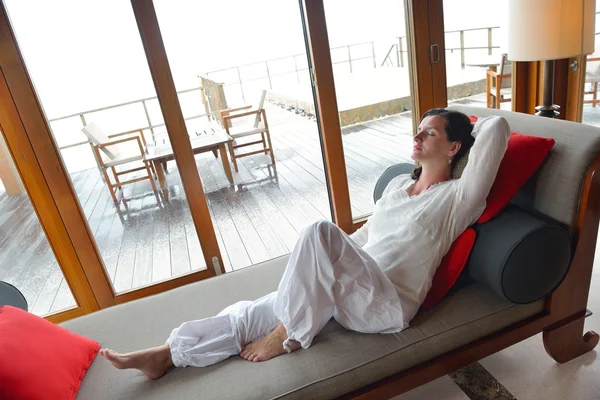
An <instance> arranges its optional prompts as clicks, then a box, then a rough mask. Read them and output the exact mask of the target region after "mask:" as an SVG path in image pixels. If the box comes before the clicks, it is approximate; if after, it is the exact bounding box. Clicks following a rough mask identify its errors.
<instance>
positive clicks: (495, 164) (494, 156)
mask: <svg viewBox="0 0 600 400" xmlns="http://www.w3.org/2000/svg"><path fill="white" fill-rule="evenodd" d="M473 136H475V143H474V144H473V147H472V148H471V152H470V153H469V161H468V162H467V166H466V167H465V170H464V171H463V174H462V176H461V178H460V180H459V196H460V198H461V200H463V201H464V202H465V203H467V204H468V205H470V206H478V205H480V204H485V199H486V198H487V196H488V194H489V193H490V189H491V188H492V184H493V183H494V180H495V179H496V174H497V173H498V168H499V167H500V162H501V161H502V158H503V157H504V153H505V152H506V147H507V145H508V138H509V137H510V127H509V125H508V122H506V120H505V119H504V118H502V117H498V116H492V117H487V118H481V119H479V120H478V121H477V123H476V124H475V127H474V128H473Z"/></svg>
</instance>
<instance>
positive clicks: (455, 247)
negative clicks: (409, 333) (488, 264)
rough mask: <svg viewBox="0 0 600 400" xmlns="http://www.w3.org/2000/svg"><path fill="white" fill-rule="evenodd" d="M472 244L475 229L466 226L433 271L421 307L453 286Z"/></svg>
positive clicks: (430, 303) (441, 296)
mask: <svg viewBox="0 0 600 400" xmlns="http://www.w3.org/2000/svg"><path fill="white" fill-rule="evenodd" d="M473 244H475V230H474V229H473V228H467V230H466V231H464V232H463V233H462V235H460V236H459V237H458V238H457V239H456V240H455V241H454V243H452V247H450V250H448V253H446V255H445V256H444V258H443V259H442V263H441V264H440V266H439V267H438V269H437V270H436V271H435V275H434V276H433V282H432V283H431V289H429V292H428V293H427V297H426V298H425V301H424V302H423V304H422V305H421V308H423V309H427V308H431V307H433V306H434V305H436V304H437V303H438V302H439V301H440V300H441V299H442V298H443V297H444V296H445V295H446V293H448V291H449V290H450V288H452V286H454V283H456V280H457V279H458V276H459V275H460V273H461V272H462V270H463V269H464V268H465V265H466V264H467V260H468V258H469V254H471V249H472V248H473Z"/></svg>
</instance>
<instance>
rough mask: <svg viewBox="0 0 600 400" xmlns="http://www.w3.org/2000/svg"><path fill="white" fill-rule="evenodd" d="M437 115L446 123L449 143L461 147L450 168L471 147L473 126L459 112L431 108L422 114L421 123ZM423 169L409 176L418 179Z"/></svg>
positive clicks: (473, 140) (418, 169)
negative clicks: (457, 143)
mask: <svg viewBox="0 0 600 400" xmlns="http://www.w3.org/2000/svg"><path fill="white" fill-rule="evenodd" d="M434 115H437V116H438V117H442V118H444V120H445V121H446V126H445V128H446V129H445V130H446V136H448V141H449V142H460V143H461V146H460V149H459V150H458V152H457V153H456V155H455V156H454V157H453V158H452V165H451V168H453V167H454V165H455V164H456V163H457V161H458V160H460V159H461V158H462V156H464V155H465V154H466V153H467V152H468V151H469V150H470V149H471V146H473V143H474V142H475V138H474V137H473V136H471V132H473V125H472V124H471V120H470V119H469V117H468V116H467V115H465V114H463V113H461V112H458V111H455V110H448V109H446V108H432V109H431V110H429V111H427V112H426V113H425V114H423V117H422V118H421V121H423V120H424V119H425V118H426V117H431V116H434ZM422 170H423V167H418V168H415V169H414V170H413V172H412V174H411V175H410V177H411V178H412V179H414V180H417V179H419V176H420V175H421V171H422Z"/></svg>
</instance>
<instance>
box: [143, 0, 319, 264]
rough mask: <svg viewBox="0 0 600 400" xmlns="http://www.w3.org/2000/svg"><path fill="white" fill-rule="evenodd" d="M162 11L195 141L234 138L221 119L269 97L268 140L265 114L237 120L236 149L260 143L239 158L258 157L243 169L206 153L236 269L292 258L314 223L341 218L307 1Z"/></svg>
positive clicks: (220, 229)
mask: <svg viewBox="0 0 600 400" xmlns="http://www.w3.org/2000/svg"><path fill="white" fill-rule="evenodd" d="M154 3H155V8H156V13H157V16H158V20H159V24H160V29H161V33H162V36H163V40H164V43H165V47H166V50H167V55H168V57H169V64H170V66H171V70H172V72H173V77H174V80H175V86H176V88H177V91H178V92H179V93H180V97H179V98H180V102H181V107H182V110H183V115H184V117H185V118H186V123H187V126H188V129H189V131H190V134H191V135H192V137H211V136H214V135H216V134H219V133H223V132H225V125H224V123H223V121H222V120H221V118H220V116H221V111H223V110H225V109H228V108H236V107H244V106H247V107H249V108H247V109H245V111H253V110H258V109H260V108H261V105H260V104H259V103H260V102H261V95H262V92H263V90H264V91H266V97H265V100H264V102H263V104H262V108H263V109H264V115H265V116H266V122H267V124H268V134H267V133H266V129H265V120H264V118H263V116H262V114H261V117H260V119H257V118H256V113H254V114H251V115H249V116H247V117H240V118H234V119H232V120H231V127H230V130H229V131H230V134H231V135H232V136H233V138H234V141H233V142H232V145H234V146H239V145H243V144H248V143H252V142H256V143H255V144H252V145H247V146H241V147H237V148H235V149H234V150H233V151H234V153H235V154H236V155H240V154H243V153H253V152H257V153H255V154H252V155H248V156H245V157H240V158H237V157H236V159H235V163H236V164H237V167H238V170H237V171H235V168H234V162H233V159H232V157H231V152H230V151H229V149H228V152H227V153H228V155H227V157H228V159H222V157H221V155H220V154H213V153H211V152H208V153H201V154H197V155H196V163H197V166H198V169H199V171H200V177H201V179H202V183H203V185H204V191H205V194H206V197H207V201H208V204H209V208H210V212H211V216H212V223H213V226H214V229H215V232H216V233H217V240H218V241H219V245H220V248H221V255H222V256H223V259H224V262H225V266H226V269H227V270H232V269H234V270H235V269H239V268H243V267H246V266H249V265H252V264H256V263H258V262H262V261H266V260H269V259H272V258H274V257H278V256H281V255H283V254H287V253H289V252H290V251H291V250H292V248H293V247H294V244H295V242H296V240H297V238H298V235H299V233H300V231H301V230H302V229H303V228H304V227H306V225H308V224H309V223H310V222H312V221H316V220H319V219H331V214H330V206H329V198H328V193H327V187H326V181H325V169H324V167H323V158H322V155H321V154H322V150H321V144H320V138H319V132H318V128H317V124H316V121H315V117H314V115H315V105H314V102H313V93H312V86H311V83H310V80H309V74H308V63H307V56H306V52H305V43H304V36H303V31H302V24H301V15H300V11H299V6H298V3H297V2H294V1H279V0H259V1H253V2H242V1H233V0H227V1H213V2H198V1H177V2H173V1H166V0H156V1H155V2H154ZM266 10H268V12H266ZM274 16H277V17H276V18H274ZM253 131H254V132H256V133H253V134H250V133H249V132H253ZM261 132H264V134H263V133H261ZM263 137H264V142H263ZM269 140H270V142H269ZM269 150H271V151H269ZM271 154H272V155H273V158H271ZM273 161H274V162H273ZM223 163H226V164H229V165H231V169H232V170H233V183H230V182H229V181H228V180H227V179H226V177H225V174H224V168H225V166H224V164H223ZM174 168H175V167H174ZM169 184H170V185H172V184H171V183H169ZM175 187H176V186H175V184H174V183H173V186H170V190H175Z"/></svg>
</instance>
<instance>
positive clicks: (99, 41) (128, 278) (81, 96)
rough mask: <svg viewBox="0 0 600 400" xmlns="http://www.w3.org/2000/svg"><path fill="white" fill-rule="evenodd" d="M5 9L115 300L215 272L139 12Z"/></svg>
mask: <svg viewBox="0 0 600 400" xmlns="http://www.w3.org/2000/svg"><path fill="white" fill-rule="evenodd" d="M6 5H7V8H8V12H9V14H10V17H11V21H12V24H13V27H14V30H15V33H16V36H17V39H18V41H19V45H20V49H21V52H22V54H23V56H24V59H25V63H26V66H27V68H28V70H29V73H30V76H31V78H32V81H33V84H34V85H35V88H36V91H37V94H38V96H39V98H40V101H41V105H42V107H43V108H44V111H45V114H46V117H47V119H48V121H49V124H50V127H51V130H52V134H53V138H54V140H55V141H56V143H57V145H58V146H59V149H60V155H61V157H62V160H63V162H64V164H65V165H66V167H67V169H68V171H69V174H70V178H71V182H72V185H73V187H74V189H75V191H76V193H77V198H78V201H79V204H80V206H81V208H82V209H83V212H84V213H85V217H86V219H87V222H88V224H89V228H90V231H91V233H92V234H93V236H94V239H95V241H96V244H97V246H98V249H99V250H100V254H101V256H102V260H103V262H104V266H105V268H106V272H107V274H108V275H109V277H110V280H111V282H112V284H113V287H114V290H115V291H116V292H117V293H121V292H125V291H129V290H132V289H136V288H139V287H143V286H147V285H150V284H152V283H156V282H160V281H164V280H167V279H170V278H172V277H176V276H180V275H182V274H186V273H189V272H192V271H196V270H202V269H206V263H205V261H204V256H203V254H202V249H201V247H200V242H199V240H198V235H197V234H196V229H195V227H194V224H193V223H192V219H191V215H190V210H189V207H188V205H187V204H188V203H187V200H186V196H185V192H184V190H183V187H182V184H181V179H180V175H179V172H178V170H177V168H175V167H174V165H175V162H174V155H173V152H172V149H171V148H170V143H169V139H168V136H167V135H166V128H165V125H164V120H163V115H162V112H161V109H160V107H159V103H158V100H157V98H156V92H155V88H154V85H153V82H152V79H151V76H150V72H149V69H148V62H147V60H146V56H145V54H144V49H143V46H142V42H141V40H140V34H139V32H138V28H137V25H136V21H135V18H134V15H133V12H132V8H131V4H130V3H129V2H123V1H118V0H111V1H101V2H100V1H97V2H89V1H86V2H81V1H75V0H73V1H61V2H52V3H49V2H44V1H37V2H35V10H36V11H35V12H32V2H29V1H27V2H22V1H13V0H8V1H6ZM198 103H199V101H198ZM84 127H86V130H87V133H86V132H84V131H82V128H84ZM128 131H129V132H130V133H129V134H125V135H119V136H112V135H115V134H121V133H123V132H128ZM108 143H115V144H112V145H109V144H108ZM96 145H98V146H96ZM95 147H96V148H97V151H96V150H95ZM155 153H160V154H163V155H164V154H166V155H167V156H164V157H162V158H154V159H152V156H153V155H155ZM169 154H170V155H171V157H169V156H168V155H169ZM211 156H212V153H211ZM148 160H150V161H148ZM126 171H132V172H130V173H125V172H126ZM161 176H164V181H166V183H165V185H164V190H161V187H160V183H161V182H160V181H161V179H160V178H161ZM127 181H129V182H131V183H128V184H123V185H122V186H118V185H119V184H120V183H125V182H127ZM155 188H156V189H157V190H154V189H155ZM2 207H5V206H2ZM24 207H26V205H24ZM2 212H7V211H6V210H4V209H3V210H2ZM20 212H22V210H21V211H20ZM32 229H33V230H35V229H34V228H32ZM38 229H39V228H38ZM38 234H41V232H39V233H38ZM24 251H25V254H26V256H27V257H30V258H31V263H30V266H31V268H32V270H40V269H41V268H43V265H45V263H46V260H45V259H44V258H43V257H33V254H34V252H35V251H37V250H36V249H35V247H33V246H32V247H30V248H26V249H25V250H24ZM38 264H39V265H38ZM36 279H38V277H36V276H32V277H31V280H32V281H34V280H36ZM59 294H60V292H59V287H58V286H56V287H54V293H50V292H48V293H46V294H45V296H49V297H52V296H57V295H59Z"/></svg>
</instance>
